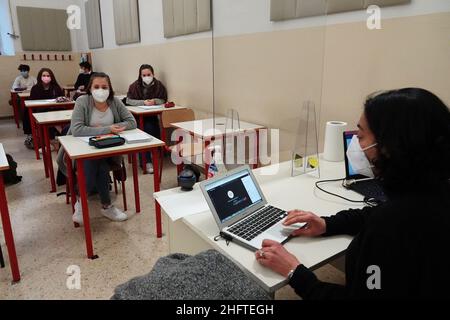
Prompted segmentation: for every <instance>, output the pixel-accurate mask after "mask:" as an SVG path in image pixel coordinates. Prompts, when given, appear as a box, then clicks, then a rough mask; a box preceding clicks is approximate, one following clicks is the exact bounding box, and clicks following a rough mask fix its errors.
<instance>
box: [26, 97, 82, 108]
mask: <svg viewBox="0 0 450 320" xmlns="http://www.w3.org/2000/svg"><path fill="white" fill-rule="evenodd" d="M70 105H72V106H74V105H75V101H69V102H56V99H49V100H27V101H25V107H27V108H48V107H64V106H70Z"/></svg>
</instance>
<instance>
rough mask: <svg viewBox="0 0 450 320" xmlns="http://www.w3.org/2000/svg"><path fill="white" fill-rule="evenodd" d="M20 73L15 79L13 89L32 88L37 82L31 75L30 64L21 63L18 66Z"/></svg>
mask: <svg viewBox="0 0 450 320" xmlns="http://www.w3.org/2000/svg"><path fill="white" fill-rule="evenodd" d="M18 70H19V72H20V75H19V76H18V77H17V78H16V80H14V83H13V85H12V89H13V90H17V91H19V90H30V89H31V88H32V87H33V86H34V85H35V84H36V83H37V80H36V78H35V77H33V76H32V75H30V66H29V65H26V64H21V65H20V66H19V68H18Z"/></svg>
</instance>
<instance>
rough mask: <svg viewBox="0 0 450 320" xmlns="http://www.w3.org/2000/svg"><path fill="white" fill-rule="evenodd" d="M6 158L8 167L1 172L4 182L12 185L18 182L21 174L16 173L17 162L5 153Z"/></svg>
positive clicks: (20, 179)
mask: <svg viewBox="0 0 450 320" xmlns="http://www.w3.org/2000/svg"><path fill="white" fill-rule="evenodd" d="M6 159H7V160H8V165H9V169H8V170H6V171H4V172H3V179H4V181H5V184H7V185H12V184H16V183H19V182H20V181H22V176H18V175H17V162H15V161H14V159H13V157H12V156H11V155H9V154H6Z"/></svg>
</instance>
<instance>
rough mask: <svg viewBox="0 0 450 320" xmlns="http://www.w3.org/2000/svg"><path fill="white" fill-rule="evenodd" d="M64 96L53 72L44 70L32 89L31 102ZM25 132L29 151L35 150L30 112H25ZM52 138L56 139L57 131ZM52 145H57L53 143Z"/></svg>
mask: <svg viewBox="0 0 450 320" xmlns="http://www.w3.org/2000/svg"><path fill="white" fill-rule="evenodd" d="M62 96H64V92H63V90H62V89H61V87H60V86H59V84H58V81H56V78H55V75H54V74H53V71H52V70H50V69H48V68H42V69H41V70H40V71H39V73H38V77H37V84H36V85H34V86H33V87H32V88H31V92H30V97H29V100H47V99H56V98H58V97H62ZM47 111H49V110H48V109H41V110H39V111H35V112H47ZM23 132H24V133H25V134H26V135H27V137H26V139H25V142H24V144H25V146H26V147H27V148H29V149H33V148H34V146H33V138H32V135H31V122H30V117H29V114H28V110H26V108H25V110H24V112H23ZM50 133H51V137H52V138H54V136H55V130H52V131H51V132H50ZM52 145H55V144H54V143H52Z"/></svg>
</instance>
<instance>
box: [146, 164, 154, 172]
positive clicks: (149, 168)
mask: <svg viewBox="0 0 450 320" xmlns="http://www.w3.org/2000/svg"><path fill="white" fill-rule="evenodd" d="M145 168H146V169H147V173H153V164H152V163H151V162H148V163H147V164H146V166H145Z"/></svg>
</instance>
